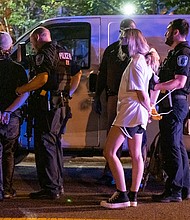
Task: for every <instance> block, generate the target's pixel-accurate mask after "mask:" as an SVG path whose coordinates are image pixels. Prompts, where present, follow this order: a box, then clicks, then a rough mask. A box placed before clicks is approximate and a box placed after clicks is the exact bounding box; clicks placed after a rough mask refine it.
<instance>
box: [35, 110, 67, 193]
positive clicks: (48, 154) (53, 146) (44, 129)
mask: <svg viewBox="0 0 190 220" xmlns="http://www.w3.org/2000/svg"><path fill="white" fill-rule="evenodd" d="M64 120H66V114H65V107H61V108H58V109H54V110H51V111H49V112H43V111H41V112H40V111H38V112H37V114H36V115H35V118H34V145H35V160H36V169H37V176H38V180H39V184H40V187H41V188H42V189H45V190H49V191H52V192H59V190H60V187H61V186H62V185H63V150H62V147H61V141H60V135H61V134H60V132H61V130H62V125H63V124H65V123H64Z"/></svg>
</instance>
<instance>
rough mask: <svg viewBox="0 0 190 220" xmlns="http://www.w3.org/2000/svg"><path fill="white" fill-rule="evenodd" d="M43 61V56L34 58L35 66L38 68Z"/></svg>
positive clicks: (39, 55)
mask: <svg viewBox="0 0 190 220" xmlns="http://www.w3.org/2000/svg"><path fill="white" fill-rule="evenodd" d="M43 61H44V55H43V54H38V55H37V56H36V65H37V66H40V65H41V64H42V63H43Z"/></svg>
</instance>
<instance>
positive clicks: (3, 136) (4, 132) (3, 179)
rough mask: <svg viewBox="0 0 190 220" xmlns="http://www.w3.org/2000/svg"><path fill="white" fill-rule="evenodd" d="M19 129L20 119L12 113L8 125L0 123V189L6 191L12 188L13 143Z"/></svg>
mask: <svg viewBox="0 0 190 220" xmlns="http://www.w3.org/2000/svg"><path fill="white" fill-rule="evenodd" d="M17 112H19V111H17ZM15 114H16V113H15ZM19 131H20V119H19V117H17V116H16V115H14V113H12V115H11V118H10V122H9V124H8V125H0V190H3V189H4V190H5V191H7V192H9V191H10V190H11V188H12V182H13V173H14V166H15V163H14V152H15V143H16V141H17V139H18V136H19Z"/></svg>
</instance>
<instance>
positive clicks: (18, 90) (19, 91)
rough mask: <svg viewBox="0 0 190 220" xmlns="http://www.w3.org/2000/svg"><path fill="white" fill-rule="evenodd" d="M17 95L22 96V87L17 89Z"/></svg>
mask: <svg viewBox="0 0 190 220" xmlns="http://www.w3.org/2000/svg"><path fill="white" fill-rule="evenodd" d="M15 93H16V95H17V96H21V95H22V93H21V89H20V87H17V88H16V90H15Z"/></svg>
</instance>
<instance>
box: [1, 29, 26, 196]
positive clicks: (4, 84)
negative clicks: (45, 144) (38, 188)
mask: <svg viewBox="0 0 190 220" xmlns="http://www.w3.org/2000/svg"><path fill="white" fill-rule="evenodd" d="M11 47H12V38H11V36H10V35H9V34H8V33H7V32H0V200H3V197H4V198H11V197H13V196H16V191H15V190H14V189H13V188H12V180H13V172H14V151H15V142H16V141H17V138H18V136H19V130H20V129H19V128H20V118H21V112H20V109H19V108H20V107H21V105H22V104H23V103H24V102H25V100H26V99H27V97H28V93H23V94H22V95H21V96H19V97H17V95H16V93H15V89H16V88H17V86H21V85H23V84H25V83H27V82H28V79H27V75H26V73H25V70H24V68H23V67H22V66H21V65H19V64H18V63H15V62H13V61H12V60H11V58H10V52H11ZM2 151H3V157H2ZM2 167H3V175H2ZM3 189H4V192H3Z"/></svg>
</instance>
